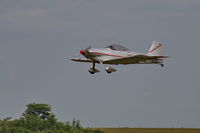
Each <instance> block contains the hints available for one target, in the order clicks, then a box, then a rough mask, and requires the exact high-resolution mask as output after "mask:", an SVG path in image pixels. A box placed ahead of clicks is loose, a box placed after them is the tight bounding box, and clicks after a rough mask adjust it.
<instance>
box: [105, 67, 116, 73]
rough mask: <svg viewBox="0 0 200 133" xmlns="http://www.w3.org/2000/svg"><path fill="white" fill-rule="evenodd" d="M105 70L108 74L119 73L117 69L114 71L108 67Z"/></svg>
mask: <svg viewBox="0 0 200 133" xmlns="http://www.w3.org/2000/svg"><path fill="white" fill-rule="evenodd" d="M105 70H106V72H107V73H112V72H116V71H117V70H116V69H114V68H112V67H106V69H105Z"/></svg>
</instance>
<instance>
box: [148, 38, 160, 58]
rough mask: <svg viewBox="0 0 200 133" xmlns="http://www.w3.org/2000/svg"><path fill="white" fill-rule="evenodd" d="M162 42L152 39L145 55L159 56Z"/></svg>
mask: <svg viewBox="0 0 200 133" xmlns="http://www.w3.org/2000/svg"><path fill="white" fill-rule="evenodd" d="M161 54H162V44H161V43H160V42H156V41H153V43H152V45H151V47H150V49H149V51H148V53H147V55H149V56H161Z"/></svg>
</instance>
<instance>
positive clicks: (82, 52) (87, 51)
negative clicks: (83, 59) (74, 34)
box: [80, 46, 92, 55]
mask: <svg viewBox="0 0 200 133" xmlns="http://www.w3.org/2000/svg"><path fill="white" fill-rule="evenodd" d="M91 48H92V47H91V46H89V47H87V48H86V49H84V50H81V51H80V53H81V54H82V55H85V53H89V50H90V49H91Z"/></svg>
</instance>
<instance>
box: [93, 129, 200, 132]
mask: <svg viewBox="0 0 200 133" xmlns="http://www.w3.org/2000/svg"><path fill="white" fill-rule="evenodd" d="M95 129H98V130H101V131H104V132H105V133H200V129H193V128H95Z"/></svg>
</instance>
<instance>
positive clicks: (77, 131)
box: [0, 103, 103, 133]
mask: <svg viewBox="0 0 200 133" xmlns="http://www.w3.org/2000/svg"><path fill="white" fill-rule="evenodd" d="M26 107H27V109H26V110H25V112H24V113H22V115H21V117H19V118H18V119H14V120H13V119H12V118H11V117H7V118H4V119H2V120H0V133H103V132H102V131H100V130H91V129H87V128H83V127H82V126H81V124H80V121H79V120H75V119H74V120H73V121H72V122H61V121H58V120H57V118H56V116H55V114H54V113H53V112H51V106H50V105H49V104H38V103H31V104H28V105H26Z"/></svg>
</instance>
